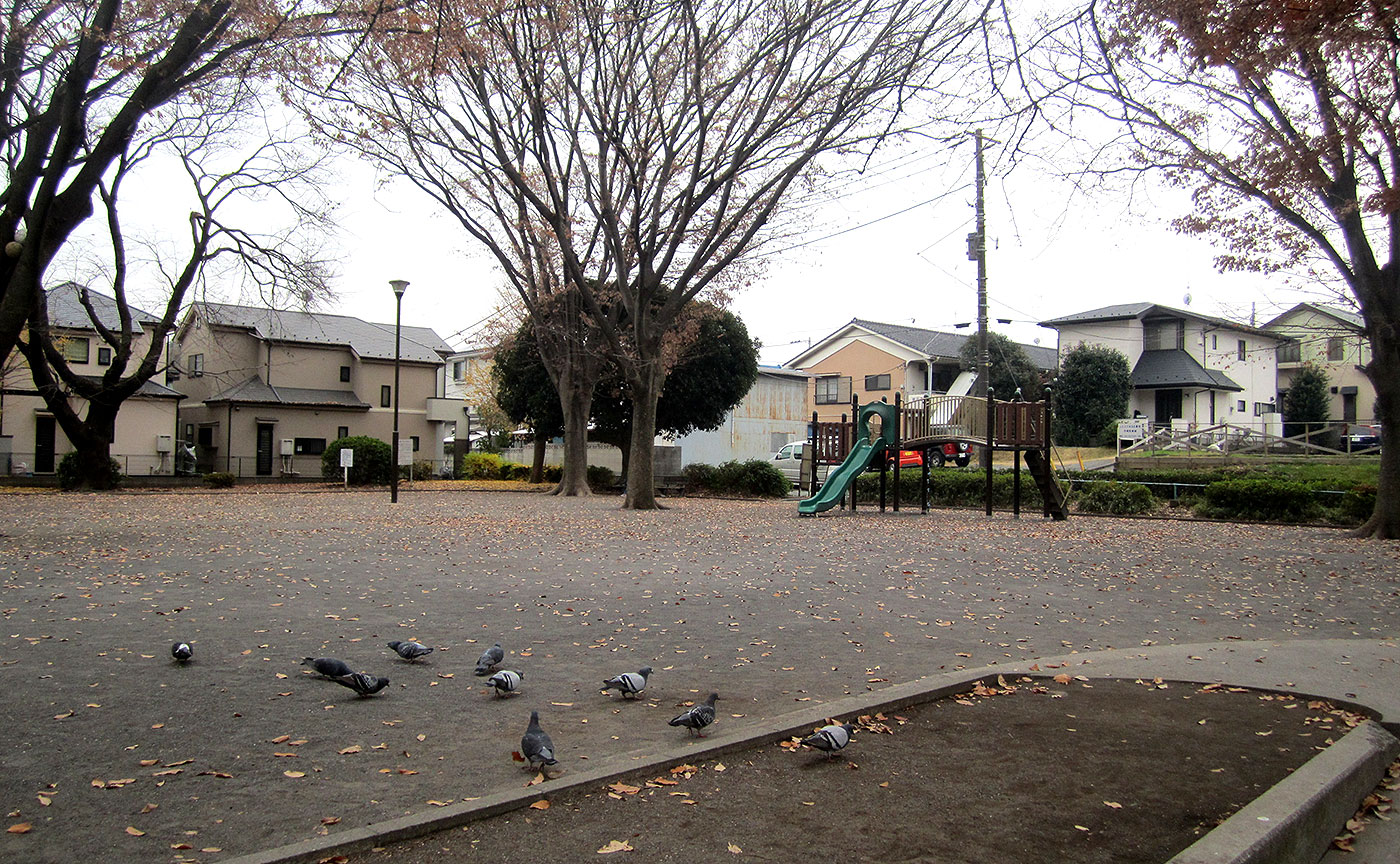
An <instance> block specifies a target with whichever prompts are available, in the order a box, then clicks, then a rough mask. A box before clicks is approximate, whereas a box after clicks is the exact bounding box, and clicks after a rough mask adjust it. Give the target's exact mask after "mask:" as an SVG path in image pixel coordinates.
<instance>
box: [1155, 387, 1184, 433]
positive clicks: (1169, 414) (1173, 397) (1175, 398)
mask: <svg viewBox="0 0 1400 864" xmlns="http://www.w3.org/2000/svg"><path fill="white" fill-rule="evenodd" d="M1156 392H1157V413H1156V415H1155V416H1154V417H1153V418H1152V422H1153V423H1156V424H1157V425H1158V426H1170V425H1171V422H1172V421H1173V420H1178V419H1180V418H1181V416H1182V415H1181V391H1180V390H1158V391H1156Z"/></svg>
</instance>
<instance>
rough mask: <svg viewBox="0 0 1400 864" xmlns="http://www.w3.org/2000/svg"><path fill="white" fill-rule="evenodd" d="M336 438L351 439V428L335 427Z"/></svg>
mask: <svg viewBox="0 0 1400 864" xmlns="http://www.w3.org/2000/svg"><path fill="white" fill-rule="evenodd" d="M335 437H337V438H349V437H350V427H349V426H337V427H335Z"/></svg>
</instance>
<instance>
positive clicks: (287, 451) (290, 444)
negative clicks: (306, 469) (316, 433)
mask: <svg viewBox="0 0 1400 864" xmlns="http://www.w3.org/2000/svg"><path fill="white" fill-rule="evenodd" d="M296 452H297V442H296V441H295V440H294V439H291V438H283V439H282V455H283V456H294V455H296Z"/></svg>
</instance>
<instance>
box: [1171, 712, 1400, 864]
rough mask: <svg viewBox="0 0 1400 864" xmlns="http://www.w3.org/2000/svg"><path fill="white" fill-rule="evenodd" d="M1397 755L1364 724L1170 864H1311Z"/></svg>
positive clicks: (1399, 743)
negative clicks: (1227, 863)
mask: <svg viewBox="0 0 1400 864" xmlns="http://www.w3.org/2000/svg"><path fill="white" fill-rule="evenodd" d="M1397 754H1400V739H1396V737H1395V736H1394V735H1391V734H1390V733H1389V732H1387V731H1386V730H1385V729H1383V728H1382V727H1381V726H1380V724H1378V723H1376V722H1374V721H1371V720H1368V721H1366V722H1365V723H1362V724H1361V725H1360V726H1358V727H1356V728H1355V729H1353V730H1351V731H1350V732H1348V733H1347V734H1346V735H1345V736H1343V737H1342V739H1341V740H1340V741H1338V742H1336V743H1335V744H1333V745H1332V746H1330V747H1328V748H1327V749H1326V750H1323V751H1322V752H1320V753H1318V754H1317V755H1316V756H1314V757H1313V758H1312V759H1310V760H1308V761H1307V762H1306V763H1304V764H1303V766H1302V767H1300V768H1299V769H1298V770H1297V771H1294V772H1293V773H1292V774H1290V775H1288V776H1287V777H1285V778H1284V779H1283V780H1280V781H1279V782H1278V783H1276V784H1274V786H1273V787H1272V788H1270V789H1269V790H1268V791H1267V792H1265V793H1264V794H1263V795H1261V796H1259V797H1258V798H1256V799H1254V800H1253V801H1251V802H1250V803H1249V804H1247V805H1245V806H1244V808H1243V809H1241V810H1240V811H1239V812H1237V813H1235V815H1233V816H1231V817H1230V818H1229V819H1226V820H1225V821H1224V822H1223V823H1221V825H1220V826H1219V827H1217V828H1216V829H1215V830H1213V831H1211V832H1210V833H1209V834H1207V835H1206V836H1204V837H1202V838H1201V839H1200V840H1197V841H1196V842H1195V843H1193V844H1191V846H1189V847H1187V848H1186V849H1185V850H1183V851H1182V852H1181V853H1180V854H1178V855H1176V856H1175V857H1173V858H1172V859H1171V860H1170V861H1169V862H1167V864H1225V862H1229V864H1295V862H1296V864H1315V862H1317V861H1318V859H1320V858H1321V857H1322V855H1323V853H1325V852H1326V851H1327V847H1328V846H1329V845H1331V842H1332V838H1333V837H1335V836H1337V834H1338V833H1339V832H1340V831H1341V830H1342V828H1343V827H1344V826H1345V825H1346V821H1347V820H1348V819H1350V818H1351V816H1352V814H1353V813H1355V812H1356V807H1357V803H1358V802H1360V801H1361V799H1363V798H1364V797H1366V795H1367V794H1368V793H1370V791H1371V790H1372V789H1374V788H1375V787H1376V784H1377V783H1378V782H1380V779H1381V778H1382V777H1383V776H1385V771H1386V767H1387V766H1388V765H1389V764H1390V762H1391V760H1393V759H1394V758H1395V757H1396V755H1397Z"/></svg>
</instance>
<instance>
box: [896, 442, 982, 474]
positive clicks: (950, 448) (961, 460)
mask: <svg viewBox="0 0 1400 864" xmlns="http://www.w3.org/2000/svg"><path fill="white" fill-rule="evenodd" d="M931 452H932V465H933V467H935V468H942V467H943V466H944V465H945V464H947V463H948V462H952V463H954V464H956V465H957V466H958V467H959V468H966V467H967V466H968V464H969V463H971V462H972V445H970V444H966V443H952V444H944V445H942V446H940V447H939V448H938V449H936V450H933V451H931ZM894 463H895V455H894V452H893V451H886V453H885V465H886V466H887V467H889V468H891V469H893V468H894ZM923 464H924V458H923V454H921V453H920V452H919V451H918V450H900V451H899V468H900V470H901V471H903V470H905V469H907V468H919V467H922V466H923Z"/></svg>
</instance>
